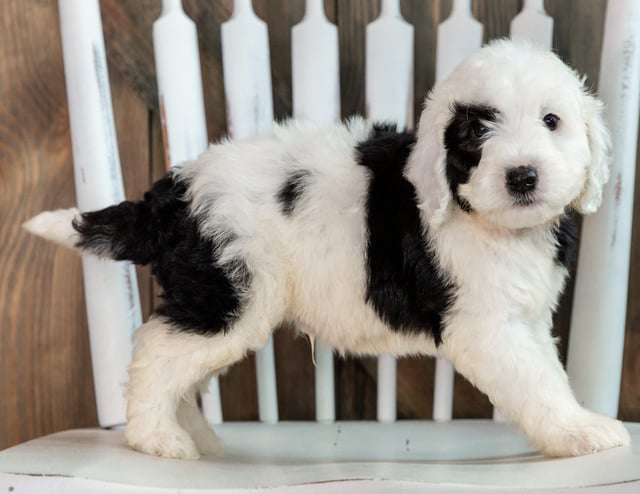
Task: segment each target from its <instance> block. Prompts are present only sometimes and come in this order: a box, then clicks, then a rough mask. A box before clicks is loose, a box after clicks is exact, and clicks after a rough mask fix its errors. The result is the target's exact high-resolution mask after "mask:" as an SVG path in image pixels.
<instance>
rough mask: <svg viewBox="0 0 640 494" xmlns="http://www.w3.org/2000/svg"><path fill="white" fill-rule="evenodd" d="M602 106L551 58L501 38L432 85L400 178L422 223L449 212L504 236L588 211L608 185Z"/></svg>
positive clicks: (439, 219)
mask: <svg viewBox="0 0 640 494" xmlns="http://www.w3.org/2000/svg"><path fill="white" fill-rule="evenodd" d="M601 112H602V104H601V103H600V102H599V101H598V100H596V99H595V98H594V97H593V96H591V95H590V94H588V92H587V91H586V89H585V87H584V81H583V79H582V78H581V77H579V76H578V75H577V74H576V73H575V72H574V71H573V70H571V69H570V68H569V67H567V66H566V65H565V64H564V63H563V62H562V61H560V59H558V57H556V56H555V55H554V54H552V53H551V52H548V51H542V50H539V49H536V48H534V47H533V46H531V45H529V44H525V43H521V42H520V43H514V42H511V41H506V40H501V41H497V42H494V43H492V44H490V45H489V46H487V47H485V48H483V49H481V50H480V51H478V52H477V53H476V54H475V55H473V56H471V57H470V58H469V59H467V60H466V61H465V62H463V63H462V64H461V65H460V66H459V67H458V68H457V69H456V70H455V71H454V72H453V74H452V75H451V76H450V77H449V78H448V79H446V80H444V81H442V82H440V83H438V84H437V85H436V86H435V88H434V89H433V91H432V92H431V94H430V95H429V97H428V98H427V101H426V106H425V110H424V112H423V114H422V117H421V119H420V124H419V130H418V140H417V143H416V146H415V149H414V152H413V153H412V156H411V158H410V164H409V168H408V170H407V175H408V176H409V178H410V179H411V180H412V182H413V183H414V184H415V186H416V189H417V191H418V195H419V199H420V201H421V204H422V208H423V210H424V214H425V215H426V220H427V221H428V222H429V223H430V224H431V225H432V226H435V225H438V224H440V223H442V222H443V221H444V220H445V219H446V218H447V216H448V214H450V213H451V211H453V210H454V209H455V208H459V209H461V210H462V211H465V212H466V213H468V214H473V215H479V216H480V217H482V218H483V219H484V220H485V221H488V222H490V223H492V224H494V225H497V226H502V227H507V228H525V227H531V226H535V225H539V224H544V223H546V222H548V221H550V220H553V219H554V218H557V217H558V216H559V215H561V214H562V213H563V212H564V211H565V210H566V209H567V208H568V207H571V208H574V209H575V210H577V211H579V212H582V213H592V212H594V211H595V210H596V209H597V208H598V206H599V205H600V202H601V199H602V187H603V185H604V184H605V182H606V181H607V178H608V164H609V163H608V161H609V146H610V141H609V135H608V133H607V130H606V127H605V125H604V123H603V121H602V117H601Z"/></svg>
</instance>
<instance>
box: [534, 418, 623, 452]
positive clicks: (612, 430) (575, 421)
mask: <svg viewBox="0 0 640 494" xmlns="http://www.w3.org/2000/svg"><path fill="white" fill-rule="evenodd" d="M543 426H544V425H543ZM544 437H545V439H544V440H543V441H542V442H541V443H540V444H538V445H537V446H538V447H540V449H541V450H542V451H543V453H544V454H546V455H548V456H581V455H588V454H591V453H597V452H598V451H604V450H606V449H610V448H616V447H620V446H628V445H629V444H630V443H631V437H630V436H629V432H628V431H627V429H626V428H625V427H624V425H623V424H622V422H620V421H619V420H615V419H612V418H610V417H606V416H604V415H598V414H596V413H592V412H588V411H586V410H585V411H583V412H582V413H581V414H579V415H578V416H576V417H574V418H572V419H569V420H565V421H563V423H562V424H560V425H556V426H553V425H551V426H549V427H548V429H547V431H546V433H545V434H544Z"/></svg>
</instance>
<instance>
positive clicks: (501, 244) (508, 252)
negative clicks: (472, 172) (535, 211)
mask: <svg viewBox="0 0 640 494" xmlns="http://www.w3.org/2000/svg"><path fill="white" fill-rule="evenodd" d="M439 246H440V252H441V253H442V256H441V260H442V261H443V268H444V270H445V271H448V273H449V275H450V276H451V278H452V279H453V280H454V284H455V285H456V286H457V297H456V298H457V305H459V306H460V305H462V306H464V307H473V308H476V309H480V310H482V309H484V310H491V311H498V312H500V313H505V312H507V313H516V314H520V315H526V316H527V317H533V318H535V317H539V316H540V315H542V314H544V313H546V312H548V310H549V309H550V308H553V307H554V306H555V304H556V301H557V298H558V296H559V294H560V292H561V290H562V288H563V286H564V280H565V278H566V275H567V270H566V268H565V267H564V266H562V265H561V264H559V263H558V262H557V260H556V243H555V239H554V237H553V234H552V233H551V232H546V231H542V232H531V233H525V234H507V235H495V236H494V235H486V234H483V232H478V231H475V232H474V231H473V230H472V229H471V230H469V231H464V232H462V233H461V232H458V234H457V235H455V240H453V239H451V238H450V239H449V241H444V242H443V241H441V242H439ZM443 251H444V252H443Z"/></svg>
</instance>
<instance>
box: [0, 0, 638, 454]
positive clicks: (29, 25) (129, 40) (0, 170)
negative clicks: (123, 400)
mask: <svg viewBox="0 0 640 494" xmlns="http://www.w3.org/2000/svg"><path fill="white" fill-rule="evenodd" d="M378 3H379V2H378V1H376V0H348V1H345V0H325V6H326V9H327V14H328V17H329V18H330V20H332V21H333V22H336V23H337V25H338V28H339V36H340V52H341V77H340V82H341V86H342V112H343V115H344V116H347V115H350V114H352V113H362V112H363V110H364V87H363V77H364V33H365V26H366V24H367V23H368V22H370V21H371V20H372V19H374V18H375V17H376V16H377V14H378V12H379V5H378ZM521 3H522V2H521V1H520V0H474V2H473V11H474V14H475V15H476V17H477V18H478V19H480V20H481V21H482V22H483V23H484V25H485V38H486V39H492V38H495V37H498V36H505V35H507V34H508V29H509V21H510V19H511V18H512V17H513V16H514V15H515V14H516V13H517V12H518V10H519V9H520V7H521ZM184 4H185V9H186V11H187V13H188V14H189V15H190V16H191V17H192V18H193V19H194V20H196V22H197V23H198V26H199V36H200V48H201V57H202V67H203V80H204V87H205V100H206V113H207V120H208V130H209V136H210V138H211V139H217V138H219V137H220V136H222V135H223V133H224V131H225V105H224V96H223V88H222V66H221V61H220V58H221V55H220V23H221V22H223V21H225V20H226V19H228V18H229V16H230V12H231V1H230V0H224V1H220V0H215V1H214V0H184ZM254 6H255V9H256V12H257V13H258V15H259V16H260V17H262V18H263V19H264V20H265V21H267V23H268V24H269V33H270V43H271V53H272V69H273V98H274V107H275V113H276V116H277V117H278V118H285V117H287V116H289V115H290V114H291V84H290V78H291V62H290V58H289V57H290V55H289V53H290V44H291V37H290V28H291V26H292V25H293V24H295V23H297V22H299V21H300V20H301V18H302V16H303V13H304V4H303V0H294V1H291V0H254ZM605 6H606V2H605V0H547V1H546V2H545V7H546V9H547V11H548V12H549V13H550V14H551V15H553V16H554V18H555V34H554V47H555V48H556V50H557V51H558V52H559V53H560V55H561V56H562V57H563V58H564V59H565V60H567V61H568V62H569V63H571V64H572V65H573V66H574V67H575V68H576V69H577V70H579V71H580V72H583V73H586V74H587V75H588V81H589V84H590V85H591V86H592V87H595V85H596V83H597V75H598V71H597V66H598V60H599V55H600V45H601V40H602V26H603V21H604V10H605ZM450 8H451V2H450V0H448V1H446V0H442V1H438V0H435V1H434V0H403V1H402V12H403V15H404V16H405V18H406V19H407V20H408V21H409V22H411V23H413V24H414V26H415V41H416V50H415V53H416V59H415V63H416V65H415V67H416V69H415V94H416V100H415V109H416V112H418V111H419V110H420V107H421V104H422V97H423V95H424V93H425V92H426V91H427V90H428V89H429V87H430V86H431V85H432V83H433V76H434V71H433V61H434V53H435V36H436V27H437V24H438V22H440V21H441V20H442V19H444V18H446V17H447V16H448V14H449V12H450ZM101 9H102V14H103V22H104V32H105V38H106V47H107V53H108V61H109V70H110V78H111V88H112V95H113V104H114V113H115V118H116V127H117V136H118V140H119V148H120V154H121V161H122V166H123V169H124V176H125V187H126V193H127V197H129V198H137V197H139V196H140V195H141V193H142V192H143V191H144V190H145V188H146V187H148V186H149V184H150V183H151V181H152V180H154V179H156V178H158V177H159V176H161V174H162V169H163V164H164V159H163V156H162V145H161V134H160V129H159V119H158V111H157V109H158V103H157V91H156V86H155V80H154V67H153V52H152V47H151V26H152V22H153V21H154V19H155V18H156V17H157V16H158V15H159V12H160V0H102V1H101ZM630 185H631V184H629V186H630ZM74 203H75V193H74V187H73V175H72V161H71V149H70V136H69V123H68V114H67V106H66V95H65V86H64V76H63V66H62V55H61V46H60V34H59V19H58V13H57V5H56V2H55V0H2V1H1V2H0V321H2V323H1V327H0V449H2V448H4V447H7V446H9V445H12V444H16V443H18V442H22V441H25V440H27V439H30V438H33V437H36V436H40V435H43V434H46V433H50V432H53V431H56V430H61V429H66V428H71V427H84V426H92V425H96V424H97V419H96V410H95V404H94V394H93V388H92V386H93V384H92V375H91V366H90V357H89V343H88V336H87V328H86V316H85V309H84V294H83V288H82V277H81V267H80V261H79V259H78V257H76V255H75V254H73V253H71V252H69V251H66V250H64V249H61V248H57V247H55V246H53V245H51V244H48V243H45V242H43V241H41V240H38V239H35V238H31V237H28V236H27V235H26V234H25V233H23V232H22V231H21V230H20V223H21V222H22V221H24V220H26V219H27V218H29V217H31V216H32V215H34V214H36V213H38V212H39V211H42V210H44V209H53V208H59V207H69V206H72V205H73V204H74ZM639 206H640V198H638V187H636V220H635V228H634V233H633V252H634V257H633V259H632V273H631V283H630V297H629V300H630V304H629V309H628V314H627V321H628V324H627V335H626V343H627V344H626V350H625V361H624V377H623V384H622V398H621V402H620V406H621V407H620V416H621V417H622V418H623V419H626V420H636V421H638V420H640V360H639V359H638V357H637V355H638V354H640V303H639V302H638V300H639V298H640V283H639V282H638V280H640V262H639V260H638V255H637V252H638V249H639V247H640V228H639V227H638V225H639V224H640V221H639V220H638V219H637V218H639V217H640V215H639V214H638V211H639ZM138 273H139V277H140V287H141V292H142V293H141V296H142V301H143V308H144V313H145V314H149V312H150V311H151V310H152V306H153V303H154V295H153V291H154V289H153V284H152V280H151V279H150V276H149V271H148V270H146V269H141V270H139V271H138ZM571 292H572V286H571V285H570V286H569V287H568V290H567V292H566V294H565V296H564V297H563V299H562V303H561V306H560V309H559V312H558V315H557V317H556V328H557V333H558V334H559V335H560V336H561V337H563V344H562V346H561V352H562V355H565V354H566V344H565V343H564V341H566V334H567V330H568V318H569V313H570V303H571ZM294 336H295V335H293V333H292V331H290V330H286V329H285V330H283V331H280V332H279V333H278V334H277V337H276V360H277V372H278V387H279V389H278V391H279V399H280V414H281V417H282V419H290V420H297V419H311V418H312V417H313V410H314V398H313V389H312V385H313V367H312V364H311V359H310V351H309V345H308V343H307V342H306V340H305V339H303V338H300V337H294ZM594 365H598V364H597V363H594ZM375 373H376V364H375V360H373V359H363V360H356V359H346V360H341V361H338V363H337V367H336V381H337V405H338V412H337V415H338V417H339V418H340V419H360V418H367V419H372V418H374V417H375V409H374V407H375V375H376V374H375ZM398 373H399V374H398V376H399V381H398V392H399V397H398V408H399V411H398V415H399V417H400V418H429V417H430V415H431V404H432V398H431V394H432V390H433V384H432V382H433V361H431V360H428V359H403V360H401V361H400V362H399V365H398ZM253 376H254V364H253V360H252V359H251V358H249V359H248V360H247V361H245V362H244V363H242V364H239V365H238V366H236V367H235V368H234V369H232V370H231V371H230V372H229V374H228V375H226V376H225V377H224V378H223V379H222V394H223V402H224V414H225V417H226V418H227V419H231V420H245V419H255V418H256V417H257V403H256V399H255V382H254V377H253ZM490 413H491V411H490V405H489V403H488V401H487V400H486V398H485V397H484V396H483V395H482V394H480V393H479V392H477V391H475V390H474V389H473V388H472V387H471V386H470V385H469V384H468V383H466V382H464V380H462V379H460V378H458V381H457V394H456V398H455V413H454V415H455V416H456V417H488V416H490Z"/></svg>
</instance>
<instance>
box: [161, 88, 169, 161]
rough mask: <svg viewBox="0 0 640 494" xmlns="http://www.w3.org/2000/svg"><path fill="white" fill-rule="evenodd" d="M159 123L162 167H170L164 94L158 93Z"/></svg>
mask: <svg viewBox="0 0 640 494" xmlns="http://www.w3.org/2000/svg"><path fill="white" fill-rule="evenodd" d="M160 125H161V127H162V144H163V147H164V167H165V170H167V171H169V170H170V169H171V150H170V149H169V130H168V129H167V113H166V109H165V106H164V94H160Z"/></svg>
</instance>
